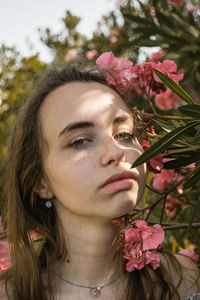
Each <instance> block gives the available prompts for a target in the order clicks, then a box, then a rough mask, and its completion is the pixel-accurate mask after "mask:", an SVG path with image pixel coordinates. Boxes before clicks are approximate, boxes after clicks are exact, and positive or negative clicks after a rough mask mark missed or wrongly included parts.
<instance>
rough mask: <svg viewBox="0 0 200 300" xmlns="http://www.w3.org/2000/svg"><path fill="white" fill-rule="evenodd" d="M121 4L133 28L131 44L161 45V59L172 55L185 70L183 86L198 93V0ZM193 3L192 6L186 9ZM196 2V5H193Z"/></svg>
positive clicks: (199, 49)
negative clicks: (173, 3)
mask: <svg viewBox="0 0 200 300" xmlns="http://www.w3.org/2000/svg"><path fill="white" fill-rule="evenodd" d="M137 2H138V3H140V7H139V8H138V7H136V6H135V5H134V1H131V6H129V7H127V6H124V7H121V12H122V14H123V17H124V18H125V19H126V20H127V22H128V23H129V26H130V27H131V28H132V35H131V36H130V37H129V40H130V44H133V45H135V46H138V47H142V46H145V47H155V46H156V47H160V48H161V50H164V51H166V55H165V57H163V59H172V60H174V61H175V62H176V63H177V65H178V66H179V67H180V68H182V69H183V70H184V74H185V77H184V81H186V82H187V84H186V86H187V87H188V89H189V91H190V92H193V93H194V95H200V92H199V83H200V17H199V15H200V14H199V7H198V3H197V1H185V2H184V4H183V5H182V6H179V7H176V6H173V5H170V4H168V3H167V1H166V0H161V1H156V0H149V1H145V4H143V3H142V1H137ZM188 4H191V5H192V4H193V5H194V6H193V7H194V10H193V11H192V10H189V9H188V6H187V5H188ZM195 5H196V6H195Z"/></svg>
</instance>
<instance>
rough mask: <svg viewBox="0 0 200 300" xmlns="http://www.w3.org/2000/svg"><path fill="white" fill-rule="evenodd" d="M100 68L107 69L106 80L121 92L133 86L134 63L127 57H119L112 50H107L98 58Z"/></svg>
mask: <svg viewBox="0 0 200 300" xmlns="http://www.w3.org/2000/svg"><path fill="white" fill-rule="evenodd" d="M96 63H97V65H98V67H99V68H102V69H105V70H107V71H108V72H109V73H107V74H106V80H107V81H108V83H109V84H110V85H114V86H116V89H117V90H118V91H119V92H120V93H125V92H126V90H127V89H128V88H131V86H130V83H131V78H132V76H133V74H132V66H133V63H132V62H131V61H129V60H127V59H123V58H117V57H115V56H114V54H113V53H112V51H110V52H105V53H103V54H102V55H101V56H99V57H98V58H97V60H96Z"/></svg>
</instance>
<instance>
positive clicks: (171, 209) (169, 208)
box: [165, 195, 180, 220]
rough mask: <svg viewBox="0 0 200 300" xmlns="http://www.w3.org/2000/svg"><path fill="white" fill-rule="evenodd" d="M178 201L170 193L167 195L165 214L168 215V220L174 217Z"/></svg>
mask: <svg viewBox="0 0 200 300" xmlns="http://www.w3.org/2000/svg"><path fill="white" fill-rule="evenodd" d="M179 202H180V201H179V200H178V199H176V198H174V197H172V196H171V195H168V196H167V201H166V205H165V211H166V214H167V216H169V217H170V220H174V219H175V218H176V207H177V205H178V204H179Z"/></svg>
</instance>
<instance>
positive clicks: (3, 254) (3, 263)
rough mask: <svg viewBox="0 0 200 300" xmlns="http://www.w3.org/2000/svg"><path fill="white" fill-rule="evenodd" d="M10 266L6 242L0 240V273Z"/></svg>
mask: <svg viewBox="0 0 200 300" xmlns="http://www.w3.org/2000/svg"><path fill="white" fill-rule="evenodd" d="M10 267H11V263H10V254H9V247H8V243H7V242H2V241H0V273H1V272H2V271H5V270H7V269H8V268H10Z"/></svg>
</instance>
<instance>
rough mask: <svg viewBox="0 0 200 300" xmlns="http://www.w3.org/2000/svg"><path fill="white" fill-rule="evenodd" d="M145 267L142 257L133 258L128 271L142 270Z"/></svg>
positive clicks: (128, 264)
mask: <svg viewBox="0 0 200 300" xmlns="http://www.w3.org/2000/svg"><path fill="white" fill-rule="evenodd" d="M144 265H145V260H144V258H143V257H142V256H141V257H139V258H132V259H131V260H129V261H128V262H127V264H126V271H128V272H132V271H133V270H134V269H137V270H141V269H142V268H144Z"/></svg>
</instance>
